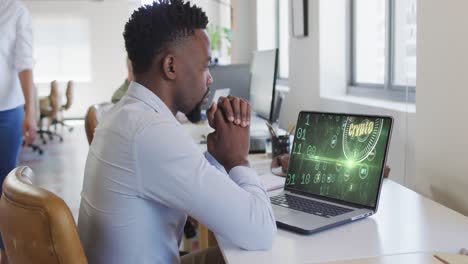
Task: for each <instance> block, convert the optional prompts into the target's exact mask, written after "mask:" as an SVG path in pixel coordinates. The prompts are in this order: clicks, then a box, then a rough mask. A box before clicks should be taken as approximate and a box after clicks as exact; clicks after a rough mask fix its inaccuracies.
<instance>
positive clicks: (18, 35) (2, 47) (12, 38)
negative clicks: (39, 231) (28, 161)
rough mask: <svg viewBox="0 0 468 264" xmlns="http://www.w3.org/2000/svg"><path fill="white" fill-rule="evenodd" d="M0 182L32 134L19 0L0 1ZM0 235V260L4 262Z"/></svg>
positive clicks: (28, 36) (28, 46)
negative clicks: (22, 145)
mask: <svg viewBox="0 0 468 264" xmlns="http://www.w3.org/2000/svg"><path fill="white" fill-rule="evenodd" d="M0 35H1V38H0V73H1V74H0V184H3V180H4V179H5V177H6V175H7V174H8V173H9V172H10V171H11V170H13V169H14V168H15V167H16V166H18V156H19V152H20V149H21V144H22V142H23V137H24V141H25V144H26V145H27V144H30V143H32V142H33V141H34V139H35V137H36V130H37V124H36V109H35V107H34V106H35V102H34V100H35V96H34V93H35V91H34V84H33V72H32V68H33V57H32V54H33V52H32V27H31V17H30V15H29V12H28V10H27V9H26V7H25V6H24V4H23V3H22V2H20V1H19V0H1V1H0ZM4 250H5V247H4V244H3V241H2V239H1V235H0V263H1V264H6V263H8V259H7V256H6V254H5V251H4Z"/></svg>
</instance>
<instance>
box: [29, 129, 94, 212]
mask: <svg viewBox="0 0 468 264" xmlns="http://www.w3.org/2000/svg"><path fill="white" fill-rule="evenodd" d="M67 123H68V124H70V125H73V127H74V129H73V131H72V132H69V131H68V130H67V129H64V130H63V131H61V128H58V132H59V133H60V134H62V135H63V142H59V140H58V139H54V140H52V141H51V140H48V142H47V144H45V145H43V144H42V142H41V141H40V140H37V141H36V143H38V144H39V145H40V146H41V147H42V148H43V150H44V154H42V155H39V154H38V153H37V152H33V151H32V150H31V149H30V148H27V149H23V150H22V151H21V154H20V165H25V166H29V167H30V168H31V169H32V170H33V171H34V173H35V178H34V179H33V182H34V183H36V184H38V185H39V186H41V187H43V188H45V189H47V190H49V191H51V192H53V193H55V194H56V195H58V196H59V197H61V198H62V199H63V200H64V201H65V202H66V203H67V205H68V206H69V207H70V210H71V211H72V214H73V216H74V218H75V221H76V220H77V217H78V210H79V206H80V192H81V188H82V186H83V175H84V166H85V162H86V156H87V154H88V141H87V139H86V134H85V130H84V125H83V122H82V121H69V122H67Z"/></svg>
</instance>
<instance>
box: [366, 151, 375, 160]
mask: <svg viewBox="0 0 468 264" xmlns="http://www.w3.org/2000/svg"><path fill="white" fill-rule="evenodd" d="M374 158H375V148H373V149H372V150H371V152H370V153H369V156H367V160H368V161H373V160H374Z"/></svg>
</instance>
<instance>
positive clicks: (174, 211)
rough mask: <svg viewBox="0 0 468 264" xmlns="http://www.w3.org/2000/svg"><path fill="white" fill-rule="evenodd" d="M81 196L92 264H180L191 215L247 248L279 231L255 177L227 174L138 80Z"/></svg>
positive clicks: (101, 137)
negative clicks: (181, 250) (186, 227)
mask: <svg viewBox="0 0 468 264" xmlns="http://www.w3.org/2000/svg"><path fill="white" fill-rule="evenodd" d="M207 157H208V159H209V160H210V161H211V162H210V161H209V160H208V159H207ZM215 166H218V168H219V169H217V168H216V167H215ZM81 197H82V198H81V206H80V214H79V219H78V230H79V234H80V237H81V240H82V243H83V246H84V249H85V252H86V255H87V257H88V260H89V263H91V264H93V263H113V264H119V263H125V264H127V263H178V262H179V252H178V248H179V243H180V240H181V237H182V234H183V228H184V223H185V220H186V218H187V214H188V215H191V216H192V217H194V218H195V219H197V220H198V221H200V222H201V223H203V224H204V225H206V226H207V227H208V228H209V229H210V230H212V231H213V232H214V233H216V234H217V235H219V236H221V237H223V238H224V239H226V240H229V241H231V242H232V243H234V244H236V245H238V246H239V247H241V248H244V249H247V250H261V249H269V248H271V246H272V241H273V237H274V235H275V233H276V224H275V219H274V217H273V212H272V209H271V205H270V201H269V198H268V195H267V193H266V191H265V188H264V187H263V186H262V184H261V183H260V180H259V178H258V175H257V174H256V172H255V171H254V170H252V169H250V168H248V167H242V166H238V167H235V168H233V169H231V171H230V172H229V174H227V173H226V172H225V171H224V169H223V168H222V166H220V165H219V164H218V163H217V162H216V160H215V159H214V158H213V157H211V155H209V154H208V155H206V156H205V155H204V154H203V152H202V151H201V149H200V147H199V146H198V145H197V144H195V142H194V140H193V139H192V138H191V137H190V135H188V133H187V132H186V131H185V130H184V128H183V127H182V125H181V124H180V123H179V122H178V121H177V120H176V119H175V117H174V116H173V114H172V113H171V112H170V110H169V109H168V107H167V106H166V105H165V104H164V102H163V101H161V100H160V99H159V98H158V97H157V96H156V95H155V94H154V93H152V92H151V91H150V90H148V89H147V88H145V87H143V86H141V85H139V84H137V83H135V82H133V83H131V85H130V87H129V90H128V93H127V94H126V95H125V96H124V97H123V98H122V100H121V101H120V102H119V103H117V104H116V105H115V107H113V108H112V109H111V110H110V111H109V112H108V113H106V115H105V117H104V120H103V121H102V122H101V123H100V124H99V125H98V127H97V128H96V131H95V136H94V139H93V142H92V144H91V146H90V150H89V153H88V158H87V161H86V168H85V177H84V183H83V191H82V194H81Z"/></svg>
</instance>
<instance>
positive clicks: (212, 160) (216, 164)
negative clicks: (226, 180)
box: [205, 151, 228, 174]
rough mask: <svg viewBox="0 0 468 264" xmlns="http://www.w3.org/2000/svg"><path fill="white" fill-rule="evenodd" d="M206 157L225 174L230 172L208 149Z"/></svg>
mask: <svg viewBox="0 0 468 264" xmlns="http://www.w3.org/2000/svg"><path fill="white" fill-rule="evenodd" d="M205 158H206V160H208V162H209V163H210V164H211V165H213V166H214V167H215V168H216V169H218V170H219V171H220V172H222V173H224V174H228V173H227V171H226V169H225V168H224V167H223V165H221V164H220V163H219V162H218V161H217V160H216V159H215V158H214V157H213V156H212V155H211V154H210V153H209V152H208V151H205Z"/></svg>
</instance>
